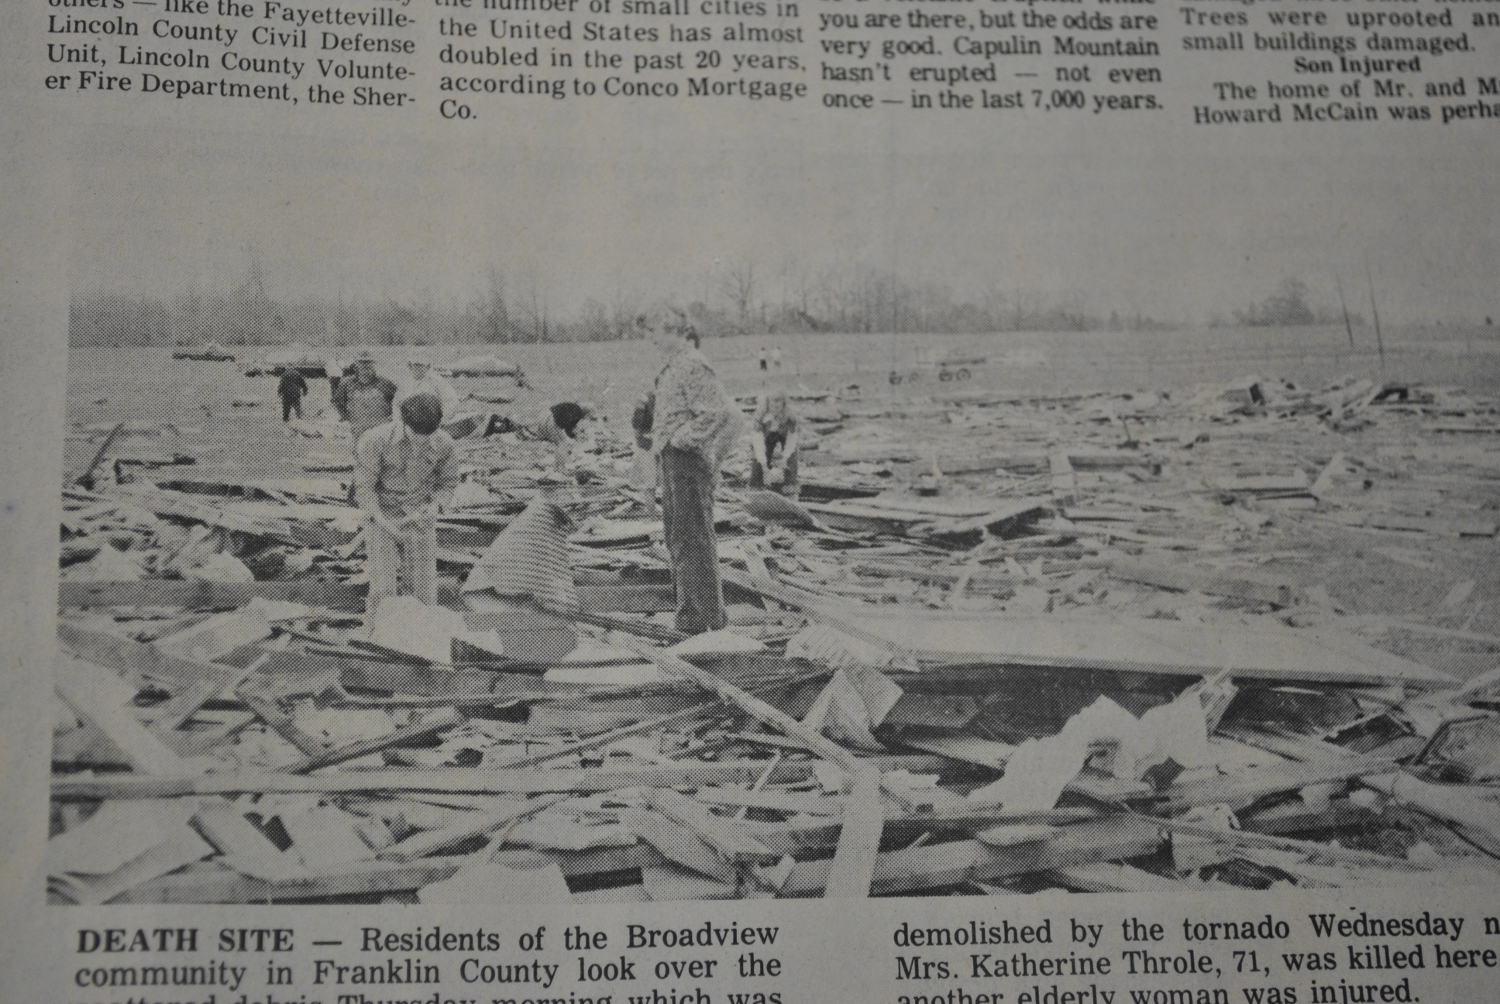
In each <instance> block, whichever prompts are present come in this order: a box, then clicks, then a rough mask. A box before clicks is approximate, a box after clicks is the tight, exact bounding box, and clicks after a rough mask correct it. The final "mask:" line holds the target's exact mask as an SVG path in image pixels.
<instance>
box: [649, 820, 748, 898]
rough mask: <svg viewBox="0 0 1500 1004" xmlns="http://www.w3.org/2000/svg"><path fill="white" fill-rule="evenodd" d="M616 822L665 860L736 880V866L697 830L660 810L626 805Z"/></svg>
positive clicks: (704, 872) (728, 880)
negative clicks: (721, 855)
mask: <svg viewBox="0 0 1500 1004" xmlns="http://www.w3.org/2000/svg"><path fill="white" fill-rule="evenodd" d="M620 822H621V823H622V824H623V825H624V826H625V828H626V829H627V830H630V831H631V832H632V833H634V834H636V835H637V836H638V837H640V838H641V839H642V840H645V841H646V842H648V843H649V844H651V846H652V847H655V848H656V849H657V851H658V852H660V853H661V854H662V856H664V857H666V858H667V859H668V860H671V861H675V862H677V863H678V864H680V865H682V866H683V867H685V868H691V869H692V870H693V871H695V872H699V873H701V874H703V875H708V876H710V877H712V878H716V879H718V880H719V881H721V882H728V883H736V882H738V880H739V872H738V870H737V869H736V868H735V867H734V866H733V865H731V864H730V863H729V862H727V861H725V860H723V859H722V858H720V857H719V855H718V854H717V853H715V851H714V848H713V847H712V846H711V845H710V844H709V843H708V842H707V841H705V840H704V839H703V838H702V837H701V836H700V835H699V834H697V833H696V832H694V831H693V830H691V829H689V828H688V827H686V826H683V825H682V824H681V823H678V822H677V821H675V820H672V819H669V818H667V817H666V816H664V815H662V814H661V813H660V812H655V811H652V810H648V809H626V810H624V811H623V812H621V813H620Z"/></svg>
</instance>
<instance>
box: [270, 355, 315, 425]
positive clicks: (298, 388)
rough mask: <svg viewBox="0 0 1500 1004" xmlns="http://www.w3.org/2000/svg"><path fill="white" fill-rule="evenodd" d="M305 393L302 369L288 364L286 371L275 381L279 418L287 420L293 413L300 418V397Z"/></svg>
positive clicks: (305, 384) (305, 385) (305, 387)
mask: <svg viewBox="0 0 1500 1004" xmlns="http://www.w3.org/2000/svg"><path fill="white" fill-rule="evenodd" d="M305 394H307V381H306V380H305V379H304V378H303V376H302V371H301V370H299V369H297V367H295V366H288V367H287V368H286V372H284V373H282V374H281V379H280V380H278V381H277V382H276V396H277V397H279V398H281V420H282V421H283V422H289V421H291V419H292V415H293V413H295V414H296V416H297V417H298V418H299V419H300V418H301V417H302V398H303V396H304V395H305Z"/></svg>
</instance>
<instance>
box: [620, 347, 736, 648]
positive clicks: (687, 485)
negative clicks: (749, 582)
mask: <svg viewBox="0 0 1500 1004" xmlns="http://www.w3.org/2000/svg"><path fill="white" fill-rule="evenodd" d="M638 323H642V324H643V326H644V327H646V328H647V329H648V331H649V334H650V338H651V340H652V341H653V342H655V343H656V346H657V348H658V349H660V350H661V352H662V354H663V355H664V356H665V357H666V360H667V362H666V365H665V366H664V367H663V368H662V371H661V373H660V374H658V375H657V377H656V388H655V407H654V414H653V416H652V428H651V436H652V448H653V449H654V450H655V452H656V456H657V462H658V463H659V465H660V471H661V501H662V525H663V531H664V536H665V537H666V544H667V554H668V556H669V558H670V559H671V565H672V585H673V586H674V588H675V589H676V592H677V630H679V631H682V632H684V633H686V634H699V633H701V632H704V631H717V630H719V629H720V628H722V627H723V626H724V625H725V624H726V623H727V618H726V617H725V614H724V587H723V584H722V583H721V582H720V579H719V545H718V538H717V537H716V536H715V535H714V490H715V488H716V487H717V486H718V477H719V467H720V465H721V464H723V462H724V459H725V458H726V457H727V456H728V454H729V450H730V449H731V448H732V447H733V445H734V442H735V440H736V439H737V438H738V436H739V431H740V428H739V427H740V423H741V418H740V414H739V411H738V409H736V408H735V407H734V404H733V402H731V401H730V399H729V396H728V395H727V394H725V393H724V387H723V385H722V384H720V383H719V378H718V376H716V375H715V373H714V371H713V367H712V366H710V365H709V362H708V360H707V359H705V358H704V357H703V353H701V352H699V351H698V350H697V349H696V348H694V347H693V345H692V343H691V342H690V341H689V340H688V335H689V333H690V332H691V329H690V328H689V327H688V326H687V325H686V324H685V323H682V322H680V321H674V320H673V319H671V318H667V319H664V320H659V321H658V322H657V323H655V324H649V323H644V319H642V322H638Z"/></svg>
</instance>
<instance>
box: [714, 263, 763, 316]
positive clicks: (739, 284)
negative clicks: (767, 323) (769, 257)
mask: <svg viewBox="0 0 1500 1004" xmlns="http://www.w3.org/2000/svg"><path fill="white" fill-rule="evenodd" d="M755 284H756V279H755V263H754V262H740V263H739V264H737V265H731V266H730V267H729V271H728V272H727V273H726V274H725V275H724V278H723V279H722V280H721V281H720V284H719V288H720V290H721V291H722V292H723V293H724V295H725V296H726V297H728V298H729V301H730V302H731V303H733V304H734V305H735V307H736V308H737V309H738V311H739V315H740V323H741V324H743V323H744V322H745V321H746V320H747V319H748V318H749V314H750V301H751V300H753V299H754V298H755Z"/></svg>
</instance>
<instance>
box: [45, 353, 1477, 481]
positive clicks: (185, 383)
mask: <svg viewBox="0 0 1500 1004" xmlns="http://www.w3.org/2000/svg"><path fill="white" fill-rule="evenodd" d="M1494 332H1495V329H1493V328H1491V329H1477V330H1474V331H1470V332H1467V333H1465V332H1459V331H1456V330H1449V331H1444V330H1443V329H1424V330H1405V331H1397V332H1389V333H1387V335H1386V341H1387V346H1386V347H1387V362H1386V366H1385V372H1386V374H1387V375H1389V376H1391V377H1392V378H1395V379H1400V380H1404V381H1408V382H1412V383H1426V384H1457V385H1460V386H1463V387H1465V388H1467V389H1468V390H1469V391H1470V392H1471V393H1473V394H1477V395H1481V396H1487V395H1490V394H1493V393H1495V392H1496V391H1497V390H1500V335H1496V334H1495V333H1494ZM1356 337H1357V338H1358V340H1359V345H1360V347H1361V351H1357V352H1351V351H1350V349H1349V346H1348V341H1347V337H1346V335H1345V332H1344V330H1343V328H1341V327H1318V328H1287V329H1267V328H1218V329H1207V328H1205V329H1198V330H1186V331H1172V332H1099V331H1096V332H1082V333H1079V332H1030V331H1028V332H1008V333H1000V334H991V335H884V334H866V335H849V334H843V335H828V334H817V335H798V334H781V335H774V336H745V337H740V338H729V339H718V340H713V341H710V342H708V343H707V344H706V346H705V353H706V354H707V355H708V357H709V358H710V359H711V360H712V361H713V362H714V363H715V365H716V366H717V367H718V368H719V372H720V376H721V377H722V378H723V379H724V380H725V383H726V385H727V386H728V387H729V389H730V390H731V391H732V392H736V393H741V392H751V391H753V390H755V389H756V388H757V387H758V386H759V383H760V376H761V375H760V373H759V371H758V370H757V369H756V354H757V352H758V350H759V349H760V348H761V347H762V346H765V347H767V348H769V347H770V346H772V345H777V344H779V345H781V347H782V351H783V355H784V359H785V363H784V367H783V372H784V374H785V375H786V377H787V378H789V379H790V380H791V381H792V383H793V384H801V385H803V386H806V387H807V388H810V389H815V390H816V389H825V388H839V387H844V386H847V385H848V384H859V385H860V387H861V388H862V390H863V395H864V398H865V400H867V401H890V402H892V403H900V402H903V401H908V400H911V399H912V398H913V397H920V396H922V395H924V394H929V393H933V392H936V391H938V390H940V389H943V386H944V385H942V384H940V383H939V382H938V381H937V380H936V379H934V378H933V377H932V376H931V375H928V376H927V378H926V379H925V380H924V381H923V382H919V383H918V384H916V385H914V386H913V385H908V384H904V383H903V385H901V386H899V387H892V386H891V385H890V383H889V374H890V373H891V371H892V370H898V371H902V372H910V371H912V370H913V369H915V368H916V365H915V363H916V355H917V350H918V348H920V347H930V348H933V349H935V350H937V351H944V350H947V351H950V352H952V353H953V354H954V355H963V356H968V355H980V356H985V357H987V359H988V363H987V364H986V365H984V366H982V367H975V369H974V375H973V378H972V380H970V381H969V382H968V383H966V384H964V385H963V389H965V390H976V391H977V390H1004V391H1014V392H1016V393H1018V394H1027V395H1065V394H1079V393H1092V392H1096V391H1114V392H1129V391H1134V390H1145V389H1163V390H1172V389H1177V390H1182V389H1185V388H1187V387H1190V386H1192V385H1194V384H1198V383H1213V382H1220V381H1225V380H1230V379H1234V378H1237V377H1241V376H1245V375H1248V374H1252V373H1255V374H1260V375H1262V376H1267V377H1284V378H1286V379H1289V380H1292V381H1294V382H1297V383H1299V384H1303V385H1312V384H1317V383H1320V382H1323V381H1326V380H1330V379H1334V378H1337V377H1341V376H1344V375H1346V374H1347V375H1353V376H1357V377H1368V378H1371V379H1377V378H1378V377H1379V375H1380V373H1381V366H1380V362H1379V359H1378V357H1377V355H1376V353H1375V352H1374V349H1373V339H1374V336H1373V333H1372V332H1371V331H1370V330H1369V329H1367V328H1365V329H1359V330H1357V331H1356ZM233 351H237V352H238V353H240V359H239V360H237V361H236V362H233V363H228V362H224V363H213V362H181V361H174V360H172V359H171V352H170V350H168V349H164V348H153V349H124V348H122V349H80V350H75V351H74V352H73V353H72V354H71V355H70V357H69V363H68V422H69V425H70V426H73V427H77V426H80V425H88V424H92V423H98V422H114V421H119V420H120V419H122V418H124V419H142V420H150V421H165V422H174V423H181V424H184V425H187V426H192V427H197V428H200V429H201V430H202V432H201V434H202V436H203V437H204V441H205V442H206V443H212V444H213V448H212V449H211V451H210V452H209V454H208V455H207V456H202V457H200V461H199V462H200V463H201V464H204V465H212V464H218V463H223V464H228V465H237V464H243V465H245V466H244V472H245V475H246V476H290V472H289V471H287V470H286V466H287V465H288V464H289V463H290V462H291V461H292V460H294V459H295V458H296V456H297V454H296V448H297V444H288V443H286V442H285V437H284V436H281V435H280V431H281V430H280V428H279V426H280V424H281V423H280V421H279V418H280V416H279V415H277V414H272V410H273V407H274V406H275V403H276V402H275V381H274V380H271V379H268V378H264V377H259V378H252V377H246V376H244V370H245V368H246V363H247V362H249V361H252V360H254V359H257V358H259V356H260V355H261V354H262V353H263V352H264V351H265V349H262V348H254V347H251V348H240V349H236V350H233ZM335 351H338V350H335ZM476 352H493V353H494V354H497V355H500V356H501V357H502V358H507V359H514V360H516V361H517V362H519V363H520V364H521V365H522V366H523V367H524V368H525V370H526V372H527V374H528V376H529V378H530V379H531V380H532V382H533V383H534V384H535V385H536V392H535V393H534V394H529V395H528V394H524V393H523V394H521V395H519V396H518V401H517V405H518V406H525V405H526V404H527V403H528V402H534V403H537V404H540V403H542V402H544V401H553V400H558V399H562V398H566V397H576V398H579V399H588V400H595V401H597V402H599V403H600V404H601V405H602V406H603V408H604V409H605V411H606V413H608V414H609V415H610V416H611V419H612V420H613V421H616V422H619V421H623V420H625V419H627V418H628V416H629V409H630V406H631V405H632V404H633V403H634V401H635V399H636V398H637V397H639V396H640V395H641V394H642V393H644V392H645V390H646V389H647V388H649V386H650V382H651V380H652V378H653V376H654V375H655V373H656V371H657V369H658V368H659V363H658V360H657V358H656V355H655V352H654V350H653V349H652V348H651V347H650V346H649V345H647V344H646V343H644V342H592V343H567V344H559V345H502V346H464V347H444V348H442V349H439V350H438V356H437V361H438V363H439V364H440V365H441V364H442V363H444V362H447V361H451V360H452V359H456V358H459V357H462V356H465V355H470V354H473V353H476ZM403 353H404V350H403V349H401V348H394V349H387V350H379V351H378V352H377V355H379V356H380V357H381V358H382V359H387V358H388V359H389V360H390V362H389V363H388V364H385V365H384V366H383V370H386V371H390V372H399V370H400V366H401V360H402V359H403V358H404V355H403ZM773 375H774V374H773ZM481 383H488V382H481ZM494 384H495V386H494V387H493V389H494V390H496V391H497V392H499V393H506V392H508V391H513V390H514V388H513V385H512V384H511V383H510V382H509V381H505V380H500V381H495V382H494ZM477 385H478V383H476V386H477ZM950 389H951V388H950ZM238 398H244V399H257V400H259V401H260V402H262V403H261V404H260V405H259V406H258V407H255V408H235V407H233V406H232V405H233V402H234V401H235V400H236V399H238ZM327 401H328V391H327V385H326V384H324V383H321V382H314V386H313V393H312V397H311V399H310V401H309V402H307V404H308V405H310V406H311V408H312V409H314V410H316V408H317V407H319V406H320V405H326V404H327ZM256 444H260V445H259V446H257V445H256ZM88 457H89V451H88V448H87V444H86V443H78V442H70V443H69V448H68V453H67V460H66V462H65V466H68V467H69V468H71V467H72V466H74V465H77V464H82V463H87V460H88Z"/></svg>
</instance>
